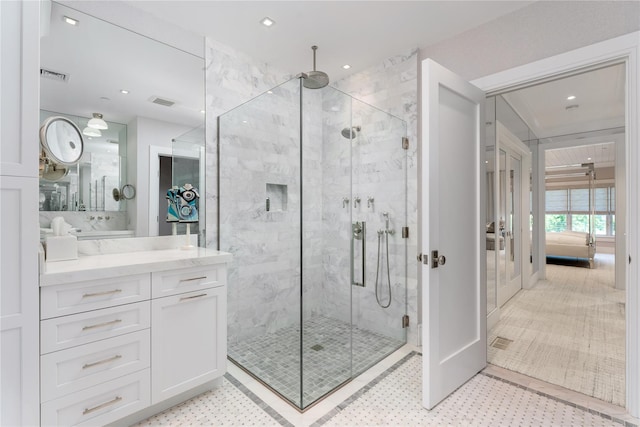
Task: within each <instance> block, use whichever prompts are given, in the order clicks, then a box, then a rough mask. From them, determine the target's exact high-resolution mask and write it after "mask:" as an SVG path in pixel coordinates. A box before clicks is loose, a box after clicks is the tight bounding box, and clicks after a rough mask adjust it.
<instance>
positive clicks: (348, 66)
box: [342, 64, 351, 70]
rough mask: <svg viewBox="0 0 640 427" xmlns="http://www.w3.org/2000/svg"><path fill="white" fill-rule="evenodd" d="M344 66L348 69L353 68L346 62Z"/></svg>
mask: <svg viewBox="0 0 640 427" xmlns="http://www.w3.org/2000/svg"><path fill="white" fill-rule="evenodd" d="M342 68H344V69H345V70H348V69H349V68H351V65H349V64H344V65H343V66H342Z"/></svg>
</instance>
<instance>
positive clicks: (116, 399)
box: [82, 396, 122, 415]
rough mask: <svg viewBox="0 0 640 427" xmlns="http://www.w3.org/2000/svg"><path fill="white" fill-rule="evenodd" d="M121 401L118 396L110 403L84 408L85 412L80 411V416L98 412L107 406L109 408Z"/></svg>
mask: <svg viewBox="0 0 640 427" xmlns="http://www.w3.org/2000/svg"><path fill="white" fill-rule="evenodd" d="M121 400H122V397H120V396H116V398H115V399H113V400H110V401H108V402H104V403H101V404H99V405H98V406H94V407H93V408H85V410H84V411H82V415H87V414H90V413H92V412H94V411H97V410H99V409H102V408H106V407H107V406H109V405H113V404H114V403H118V402H120V401H121Z"/></svg>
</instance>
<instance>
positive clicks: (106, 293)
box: [82, 289, 122, 298]
mask: <svg viewBox="0 0 640 427" xmlns="http://www.w3.org/2000/svg"><path fill="white" fill-rule="evenodd" d="M118 292H122V289H114V290H112V291H104V292H95V293H93V294H84V295H82V298H91V297H101V296H103V295H111V294H117V293H118Z"/></svg>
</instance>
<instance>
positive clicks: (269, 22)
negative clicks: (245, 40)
mask: <svg viewBox="0 0 640 427" xmlns="http://www.w3.org/2000/svg"><path fill="white" fill-rule="evenodd" d="M260 23H261V24H262V25H264V26H265V27H270V26H272V25H273V24H275V23H276V21H274V20H273V19H271V18H269V17H268V16H265V17H264V18H262V21H260Z"/></svg>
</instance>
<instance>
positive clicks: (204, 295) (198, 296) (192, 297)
mask: <svg viewBox="0 0 640 427" xmlns="http://www.w3.org/2000/svg"><path fill="white" fill-rule="evenodd" d="M206 296H207V294H200V295H192V296H190V297H182V298H180V301H184V300H188V299H194V298H200V297H206Z"/></svg>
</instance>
